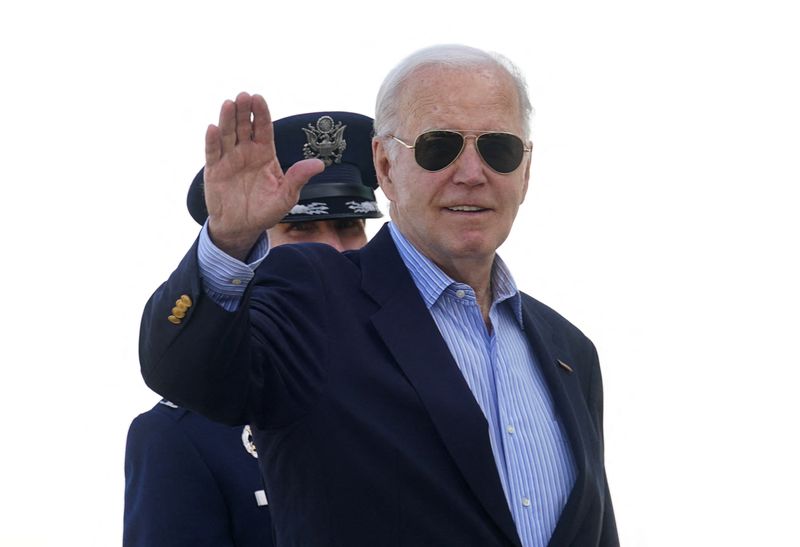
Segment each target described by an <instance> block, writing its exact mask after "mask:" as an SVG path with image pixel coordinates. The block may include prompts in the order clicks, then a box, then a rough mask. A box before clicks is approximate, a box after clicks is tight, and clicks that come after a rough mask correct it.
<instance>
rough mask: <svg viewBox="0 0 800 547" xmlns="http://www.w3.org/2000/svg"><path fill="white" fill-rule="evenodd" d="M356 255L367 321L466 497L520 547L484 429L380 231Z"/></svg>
mask: <svg viewBox="0 0 800 547" xmlns="http://www.w3.org/2000/svg"><path fill="white" fill-rule="evenodd" d="M360 254H361V267H362V273H363V282H362V286H363V288H364V290H365V291H366V292H367V293H368V294H369V295H370V296H371V297H372V298H374V299H375V300H376V302H378V303H379V304H380V305H381V308H380V309H379V310H378V312H377V313H375V315H374V316H373V317H372V323H373V325H374V326H375V328H376V330H377V331H378V334H379V335H380V336H381V338H382V339H383V341H384V342H385V343H386V345H387V347H388V348H389V350H390V351H391V353H392V356H393V357H394V358H395V359H396V361H397V363H398V364H399V365H400V368H401V369H402V370H403V373H404V374H405V375H406V377H407V378H408V380H409V382H411V384H412V385H413V386H414V389H415V390H416V392H417V394H418V395H419V398H420V400H421V401H422V403H423V405H424V406H425V408H426V410H427V411H428V414H429V415H430V417H431V421H432V422H433V424H434V426H435V428H436V430H437V432H438V433H439V436H440V437H441V439H442V441H443V442H444V444H445V446H446V447H447V450H448V452H449V453H450V455H451V457H452V458H453V460H454V461H455V463H456V466H457V467H458V469H459V470H460V471H461V473H462V475H463V476H464V478H465V479H466V482H467V483H468V484H469V486H470V488H471V489H472V491H473V492H474V493H475V495H476V497H477V498H478V500H480V502H481V504H482V505H483V507H484V508H485V509H486V511H487V513H488V514H489V515H490V516H491V517H492V519H493V520H494V521H495V523H496V524H497V526H498V527H499V528H500V529H501V530H502V531H503V532H504V533H505V535H506V536H508V538H509V540H511V541H512V542H513V543H514V544H515V545H520V541H519V538H518V536H517V531H516V527H515V525H514V521H513V519H512V517H511V512H510V510H509V508H508V503H507V501H506V498H505V494H504V492H503V488H502V485H501V484H500V478H499V476H498V474H497V467H496V464H495V461H494V456H493V454H492V450H491V445H490V443H489V437H488V424H487V422H486V418H485V417H484V415H483V412H482V411H481V409H480V407H479V405H478V403H477V402H476V401H475V397H474V396H473V395H472V392H471V391H470V389H469V386H468V385H467V383H466V381H465V380H464V377H463V375H462V374H461V371H460V370H459V369H458V366H457V365H456V363H455V361H454V360H453V357H452V355H451V354H450V350H449V349H448V347H447V344H446V343H445V341H444V340H443V339H442V337H441V335H440V334H439V330H438V328H437V327H436V323H434V321H433V318H432V317H431V316H430V312H429V311H428V309H427V308H426V307H425V304H424V302H423V300H422V297H421V296H420V294H419V291H418V290H417V287H416V286H415V285H414V282H413V280H412V279H411V276H410V274H409V273H408V270H407V269H406V267H405V264H404V263H403V261H402V259H401V258H400V255H399V254H398V252H397V249H396V248H395V246H394V242H393V241H392V239H391V234H390V233H389V230H388V228H387V227H386V226H384V227H383V229H381V231H380V232H379V233H378V235H376V236H375V238H374V239H373V240H372V241H371V242H370V244H369V245H368V246H367V247H365V248H364V250H363V251H362V252H361V253H360Z"/></svg>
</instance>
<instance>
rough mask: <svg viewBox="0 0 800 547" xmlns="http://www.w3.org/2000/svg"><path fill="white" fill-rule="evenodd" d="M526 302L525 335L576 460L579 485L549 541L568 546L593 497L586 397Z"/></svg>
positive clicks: (551, 544)
mask: <svg viewBox="0 0 800 547" xmlns="http://www.w3.org/2000/svg"><path fill="white" fill-rule="evenodd" d="M522 302H523V306H522V318H523V322H524V325H525V334H526V335H527V337H528V341H529V342H530V345H531V348H533V351H534V353H535V354H536V359H537V360H538V361H539V365H540V367H541V369H542V374H543V375H544V377H545V379H546V381H547V385H548V387H549V388H550V394H551V396H552V398H553V404H554V406H555V409H556V413H557V414H558V417H559V419H560V420H561V424H562V426H563V427H564V430H565V432H566V434H567V437H568V438H569V441H570V446H571V447H572V454H573V456H574V459H575V467H576V471H577V476H576V477H575V485H574V486H573V488H572V492H571V493H570V495H569V498H568V499H567V503H566V505H565V506H564V510H563V511H562V512H561V517H560V518H559V521H558V524H557V526H556V529H555V530H554V531H553V535H552V536H551V538H550V542H549V543H548V546H549V547H560V546H566V545H570V544H571V540H572V538H573V536H574V534H575V530H577V529H578V528H579V527H578V526H577V525H576V523H578V522H580V521H581V520H582V519H583V518H584V517H585V515H586V512H587V510H588V506H589V497H588V496H586V495H585V493H586V492H587V490H588V489H589V484H588V481H589V476H588V473H587V470H588V466H589V462H588V460H587V454H588V453H587V449H586V444H585V439H586V435H587V432H586V431H585V430H584V429H585V427H586V426H587V424H585V423H584V421H582V420H581V419H580V418H579V412H576V409H578V408H581V405H585V403H583V402H582V401H583V400H584V396H583V394H582V393H581V389H580V385H579V382H578V381H577V379H576V378H574V377H573V375H574V371H571V370H570V369H571V368H572V367H571V366H569V364H567V363H564V361H561V362H559V359H560V358H561V357H562V353H563V352H562V351H560V350H559V348H558V347H557V346H556V345H555V344H554V343H553V342H552V339H551V336H550V327H549V326H548V325H547V324H546V323H545V322H544V321H542V320H540V319H539V317H538V315H537V314H536V311H535V309H534V308H533V306H532V305H531V303H530V302H529V301H528V300H527V299H525V298H523V301H522ZM564 365H566V367H565V366H564Z"/></svg>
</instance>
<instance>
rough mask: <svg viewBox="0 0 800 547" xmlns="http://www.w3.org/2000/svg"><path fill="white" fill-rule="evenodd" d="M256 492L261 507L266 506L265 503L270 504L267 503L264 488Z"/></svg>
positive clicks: (257, 501)
mask: <svg viewBox="0 0 800 547" xmlns="http://www.w3.org/2000/svg"><path fill="white" fill-rule="evenodd" d="M254 494H255V495H256V503H257V504H258V506H259V507H264V506H265V505H269V504H268V503H267V493H266V492H264V491H263V490H256V491H255V492H254Z"/></svg>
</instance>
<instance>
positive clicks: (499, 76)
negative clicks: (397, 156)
mask: <svg viewBox="0 0 800 547" xmlns="http://www.w3.org/2000/svg"><path fill="white" fill-rule="evenodd" d="M400 105H401V112H403V117H402V119H401V120H400V124H401V126H403V127H402V129H404V130H406V131H411V132H415V131H416V132H420V131H425V130H428V129H481V130H503V131H509V132H514V133H521V132H522V131H521V130H522V125H523V121H522V117H523V116H522V112H521V111H520V101H519V97H518V96H517V89H516V86H515V85H514V81H513V79H512V77H511V76H510V75H509V74H508V73H507V72H506V71H504V70H502V69H500V68H499V67H498V68H495V67H485V66H484V67H473V68H469V67H443V66H425V67H420V68H418V69H417V70H415V71H414V72H412V73H411V75H410V77H409V78H408V79H407V81H406V83H405V85H404V87H403V89H402V92H401V94H400ZM411 136H413V135H411Z"/></svg>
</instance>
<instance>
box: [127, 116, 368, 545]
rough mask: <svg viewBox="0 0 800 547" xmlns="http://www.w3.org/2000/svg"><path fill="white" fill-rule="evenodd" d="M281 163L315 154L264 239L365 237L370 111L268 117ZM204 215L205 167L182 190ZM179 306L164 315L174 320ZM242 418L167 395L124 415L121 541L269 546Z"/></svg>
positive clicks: (352, 241) (356, 244)
mask: <svg viewBox="0 0 800 547" xmlns="http://www.w3.org/2000/svg"><path fill="white" fill-rule="evenodd" d="M273 127H274V131H275V135H276V137H277V141H278V142H279V143H280V144H279V145H278V149H277V155H278V159H279V161H280V164H281V166H282V168H283V169H288V168H289V167H290V166H291V165H292V164H294V163H295V162H297V161H298V160H301V159H305V158H319V159H321V160H322V161H323V162H324V163H325V164H326V169H325V170H324V171H323V172H322V173H320V174H319V175H317V176H315V177H314V178H312V179H311V180H310V181H309V183H308V184H307V185H306V186H305V187H304V188H303V190H302V192H301V193H300V200H299V202H298V203H297V204H296V205H295V206H294V207H293V208H292V209H291V211H289V213H288V214H287V215H286V217H285V218H284V219H283V221H282V222H281V223H280V224H278V225H276V226H275V227H273V228H271V229H270V230H269V231H268V236H269V242H270V246H272V247H275V246H278V245H283V244H286V243H302V242H319V243H327V244H328V245H330V246H332V247H334V248H336V249H337V250H339V251H345V250H350V249H358V248H360V247H362V246H363V245H364V244H365V243H366V241H367V237H366V233H365V231H364V224H365V219H367V218H378V217H380V216H381V212H380V210H379V209H378V205H377V203H376V201H375V194H374V192H373V189H374V188H375V187H376V186H377V180H376V177H375V168H374V165H373V163H372V152H371V140H372V119H371V118H369V117H367V116H363V115H360V114H354V113H350V112H314V113H309V114H299V115H296V116H290V117H288V118H283V119H281V120H278V121H276V122H274V124H273ZM187 206H188V208H189V212H190V213H191V215H192V217H193V218H194V219H195V220H196V221H197V222H198V223H200V224H201V225H202V224H204V223H205V221H206V217H207V216H208V212H207V210H206V204H205V196H204V193H203V170H202V169H201V170H200V172H199V173H198V174H197V176H196V177H195V178H194V181H193V182H192V185H191V187H190V190H189V195H188V197H187ZM180 308H181V305H179V304H177V303H176V310H175V311H174V313H173V315H172V316H170V320H172V321H176V322H180V321H181V317H180V316H181V315H182V313H181V311H180ZM257 457H258V455H257V451H256V448H255V446H254V444H253V441H252V436H251V433H250V428H249V426H245V427H241V426H237V427H230V426H226V425H221V424H218V423H215V422H212V421H210V420H208V419H206V418H204V417H202V416H200V415H199V414H196V413H194V412H191V411H189V410H187V409H186V408H182V407H180V406H178V405H176V404H173V403H171V402H170V401H167V400H162V401H160V402H159V403H158V404H156V405H155V406H154V407H153V408H152V409H151V410H149V411H147V412H145V413H143V414H140V415H139V416H138V417H137V418H136V419H135V420H133V423H132V424H131V427H130V431H129V433H128V441H127V447H126V452H125V518H124V533H123V545H124V546H125V547H159V546H163V547H167V546H169V547H179V546H187V547H189V546H191V547H202V546H209V547H211V546H213V547H225V546H237V547H249V546H253V547H255V546H258V547H269V546H271V545H273V535H272V530H271V520H270V515H269V510H268V500H267V496H266V493H265V491H264V489H263V487H262V481H261V478H260V475H259V469H258V463H257Z"/></svg>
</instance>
